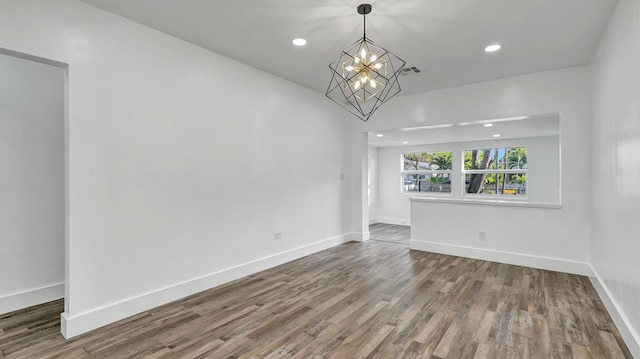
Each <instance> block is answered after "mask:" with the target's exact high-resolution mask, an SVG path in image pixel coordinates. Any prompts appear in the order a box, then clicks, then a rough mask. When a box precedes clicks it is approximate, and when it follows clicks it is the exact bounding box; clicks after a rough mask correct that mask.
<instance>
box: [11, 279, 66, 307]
mask: <svg viewBox="0 0 640 359" xmlns="http://www.w3.org/2000/svg"><path fill="white" fill-rule="evenodd" d="M60 298H64V282H63V283H56V284H51V285H48V286H44V287H40V288H35V289H30V290H26V291H24V292H19V293H12V294H8V295H4V296H2V297H0V314H4V313H8V312H13V311H14V310H19V309H24V308H28V307H32V306H34V305H38V304H42V303H46V302H50V301H52V300H56V299H60Z"/></svg>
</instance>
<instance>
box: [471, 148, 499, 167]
mask: <svg viewBox="0 0 640 359" xmlns="http://www.w3.org/2000/svg"><path fill="white" fill-rule="evenodd" d="M496 159H497V150H496V149H494V148H486V149H480V150H466V151H464V169H465V170H486V169H493V168H496V167H495V166H496V164H495V162H496Z"/></svg>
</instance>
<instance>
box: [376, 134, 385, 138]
mask: <svg viewBox="0 0 640 359" xmlns="http://www.w3.org/2000/svg"><path fill="white" fill-rule="evenodd" d="M382 136H384V135H383V134H381V133H379V134H377V135H376V137H382Z"/></svg>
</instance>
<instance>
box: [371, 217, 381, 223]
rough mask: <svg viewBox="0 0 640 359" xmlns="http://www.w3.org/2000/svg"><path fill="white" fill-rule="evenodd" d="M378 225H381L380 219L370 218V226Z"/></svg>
mask: <svg viewBox="0 0 640 359" xmlns="http://www.w3.org/2000/svg"><path fill="white" fill-rule="evenodd" d="M376 223H380V219H379V218H378V217H375V218H369V224H376Z"/></svg>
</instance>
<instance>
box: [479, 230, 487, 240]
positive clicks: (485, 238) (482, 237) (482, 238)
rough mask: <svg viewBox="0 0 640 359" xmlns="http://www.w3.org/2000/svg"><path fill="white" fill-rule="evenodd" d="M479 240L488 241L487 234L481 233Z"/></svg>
mask: <svg viewBox="0 0 640 359" xmlns="http://www.w3.org/2000/svg"><path fill="white" fill-rule="evenodd" d="M478 239H479V240H481V241H486V240H487V232H480V234H479V235H478Z"/></svg>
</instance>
